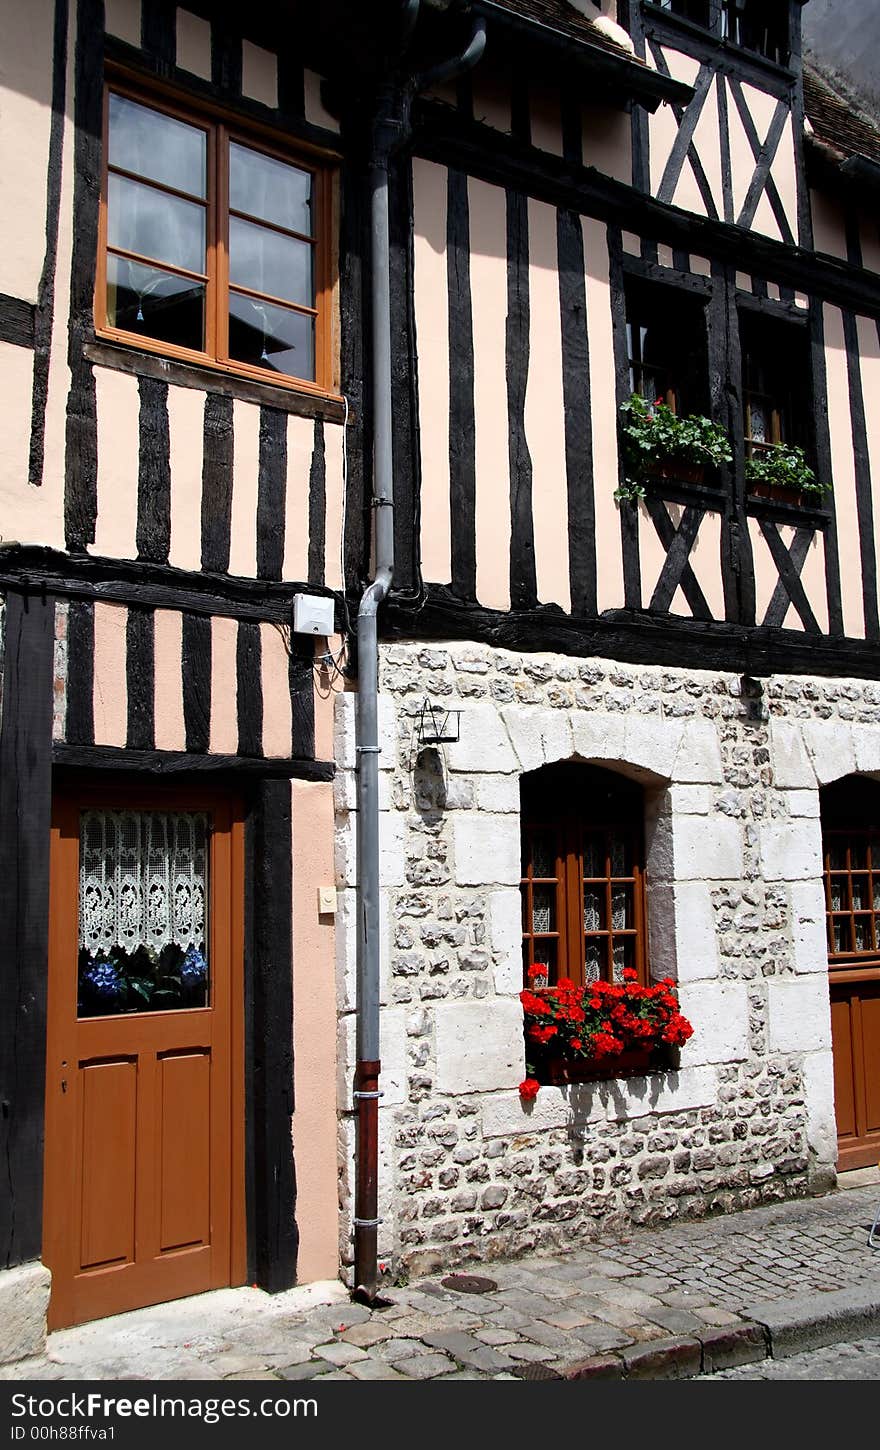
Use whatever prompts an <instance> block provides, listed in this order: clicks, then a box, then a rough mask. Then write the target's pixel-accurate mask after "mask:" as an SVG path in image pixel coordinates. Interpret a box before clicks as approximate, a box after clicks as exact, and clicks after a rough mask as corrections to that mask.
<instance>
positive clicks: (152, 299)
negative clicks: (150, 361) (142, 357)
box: [107, 256, 205, 352]
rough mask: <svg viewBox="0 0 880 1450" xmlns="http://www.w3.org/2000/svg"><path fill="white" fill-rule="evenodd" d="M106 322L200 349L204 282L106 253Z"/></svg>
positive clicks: (202, 344)
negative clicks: (107, 255) (143, 265)
mask: <svg viewBox="0 0 880 1450" xmlns="http://www.w3.org/2000/svg"><path fill="white" fill-rule="evenodd" d="M107 322H108V323H109V325H110V326H111V327H121V328H124V329H125V331H126V332H138V333H141V334H143V336H144V337H155V338H157V339H158V340H159V341H160V342H173V343H175V344H176V345H177V346H178V347H188V348H192V349H194V350H195V351H196V352H203V351H204V347H205V284H204V283H203V282H193V281H191V280H190V279H189V278H188V277H176V276H174V274H173V273H171V272H160V271H159V270H158V268H156V267H142V266H141V265H140V264H139V263H137V262H129V261H127V260H126V259H125V258H124V257H114V256H109V257H108V258H107Z"/></svg>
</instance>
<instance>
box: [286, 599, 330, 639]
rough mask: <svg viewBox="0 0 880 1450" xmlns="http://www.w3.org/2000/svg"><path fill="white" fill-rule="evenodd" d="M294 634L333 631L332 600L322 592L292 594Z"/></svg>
mask: <svg viewBox="0 0 880 1450" xmlns="http://www.w3.org/2000/svg"><path fill="white" fill-rule="evenodd" d="M293 631H294V634H323V635H328V636H329V635H331V634H332V633H333V600H332V599H327V598H326V597H325V596H324V595H323V594H294V596H293Z"/></svg>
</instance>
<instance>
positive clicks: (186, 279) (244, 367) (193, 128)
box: [95, 84, 331, 392]
mask: <svg viewBox="0 0 880 1450" xmlns="http://www.w3.org/2000/svg"><path fill="white" fill-rule="evenodd" d="M329 196H330V186H329V177H328V173H327V169H326V167H323V166H321V165H320V164H319V163H318V162H316V161H315V160H314V159H313V158H312V157H310V156H300V155H293V154H292V153H291V152H290V151H289V150H288V149H286V148H285V147H284V146H283V145H282V143H281V142H280V141H275V142H273V141H270V140H268V139H264V136H263V134H262V133H260V134H259V135H257V134H256V133H251V132H249V131H247V130H243V129H242V130H240V129H239V128H238V127H237V126H236V125H233V124H227V123H226V121H225V120H223V121H221V120H219V119H216V118H213V117H208V116H205V117H200V116H199V115H198V114H196V113H194V112H190V111H188V110H186V109H184V108H183V107H181V106H178V105H176V104H174V103H172V102H168V101H165V100H164V99H162V100H159V99H156V98H154V97H153V96H152V95H150V96H144V95H141V94H139V93H136V92H134V91H131V90H129V89H127V88H125V87H123V86H120V85H116V84H112V85H109V86H108V87H107V91H106V97H105V113H104V175H103V185H102V193H101V208H100V228H99V254H98V266H97V283H96V298H95V321H96V329H97V331H98V333H99V334H101V335H102V336H105V337H109V338H112V339H114V340H117V341H121V342H136V343H137V345H138V346H139V347H140V348H143V349H146V350H149V351H152V352H161V353H163V354H165V355H166V356H171V357H176V358H179V359H181V360H184V361H187V362H196V363H201V364H206V365H208V366H210V367H213V368H218V369H221V370H223V371H224V372H229V373H239V374H243V375H244V376H246V377H249V378H260V379H266V380H271V381H272V382H274V383H279V382H280V383H282V384H286V385H288V386H296V387H299V388H304V389H306V390H308V391H315V392H318V391H320V392H326V391H329V390H330V386H331V359H330V319H329V306H330V300H329V299H330V265H329V261H330V259H329V239H330V224H329V214H328V209H329V205H330V202H329Z"/></svg>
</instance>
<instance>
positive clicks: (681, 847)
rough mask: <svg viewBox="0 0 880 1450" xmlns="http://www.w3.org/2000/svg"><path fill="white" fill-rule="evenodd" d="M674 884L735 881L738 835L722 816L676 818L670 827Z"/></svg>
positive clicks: (739, 869) (740, 868)
mask: <svg viewBox="0 0 880 1450" xmlns="http://www.w3.org/2000/svg"><path fill="white" fill-rule="evenodd" d="M672 851H673V857H674V876H673V879H674V880H675V881H737V880H739V878H740V877H741V876H742V871H743V851H742V832H741V830H740V827H739V824H738V822H737V821H731V820H728V819H727V818H726V817H718V816H713V817H711V818H705V817H703V816H677V817H676V818H675V819H674V821H673V827H672Z"/></svg>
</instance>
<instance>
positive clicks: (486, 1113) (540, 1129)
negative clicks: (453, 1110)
mask: <svg viewBox="0 0 880 1450" xmlns="http://www.w3.org/2000/svg"><path fill="white" fill-rule="evenodd" d="M482 1107H483V1137H484V1138H513V1137H516V1136H517V1135H518V1134H520V1133H546V1132H549V1130H550V1129H551V1128H564V1127H565V1126H566V1125H567V1124H568V1123H569V1122H571V1118H572V1109H571V1107H570V1105H569V1103H568V1101H567V1099H566V1096H565V1093H564V1092H563V1091H562V1089H561V1088H557V1087H543V1088H541V1090H540V1092H539V1093H538V1096H537V1097H536V1098H532V1100H531V1102H528V1103H524V1102H523V1100H522V1098H521V1097H520V1095H519V1093H493V1094H492V1095H491V1097H486V1098H484V1099H483V1105H482ZM594 1116H597V1117H598V1116H600V1114H595V1115H594Z"/></svg>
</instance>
